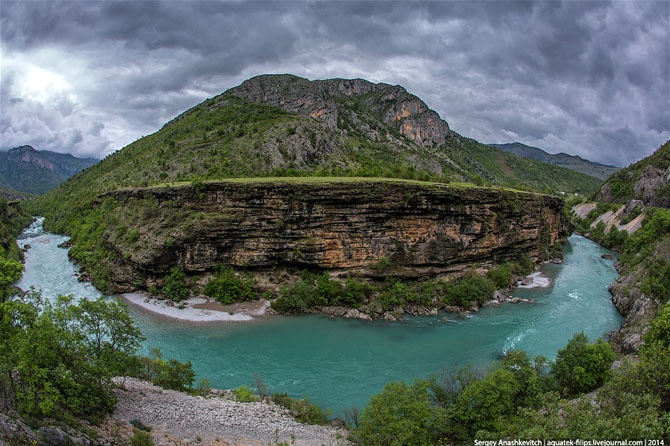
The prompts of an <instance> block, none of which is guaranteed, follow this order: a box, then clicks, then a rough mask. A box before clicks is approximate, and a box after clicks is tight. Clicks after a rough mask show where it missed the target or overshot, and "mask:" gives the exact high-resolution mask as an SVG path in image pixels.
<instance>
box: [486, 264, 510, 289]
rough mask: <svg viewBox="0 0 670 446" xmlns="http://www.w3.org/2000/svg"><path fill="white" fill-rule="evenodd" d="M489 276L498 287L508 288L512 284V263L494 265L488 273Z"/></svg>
mask: <svg viewBox="0 0 670 446" xmlns="http://www.w3.org/2000/svg"><path fill="white" fill-rule="evenodd" d="M486 277H488V278H489V279H490V280H491V281H492V282H493V284H494V285H495V287H496V288H497V289H504V288H508V287H509V286H510V285H512V265H510V264H509V263H501V264H500V265H497V266H494V267H493V268H491V269H490V270H489V271H488V272H487V273H486Z"/></svg>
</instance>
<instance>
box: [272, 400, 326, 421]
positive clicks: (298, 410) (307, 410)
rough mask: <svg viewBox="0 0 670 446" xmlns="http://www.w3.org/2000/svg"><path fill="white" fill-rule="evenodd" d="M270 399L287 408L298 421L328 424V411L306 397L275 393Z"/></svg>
mask: <svg viewBox="0 0 670 446" xmlns="http://www.w3.org/2000/svg"><path fill="white" fill-rule="evenodd" d="M272 401H273V402H274V403H275V404H278V405H280V406H283V407H285V408H287V409H288V410H289V412H290V413H291V416H293V418H295V419H296V420H297V421H299V422H300V423H305V424H320V425H324V426H325V425H328V424H329V420H328V416H329V415H330V412H329V411H324V410H322V409H321V408H320V407H319V406H317V405H316V404H312V403H310V401H309V400H308V399H307V398H304V399H296V398H291V397H289V396H288V395H287V394H285V393H275V394H273V395H272Z"/></svg>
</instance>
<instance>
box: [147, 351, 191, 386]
mask: <svg viewBox="0 0 670 446" xmlns="http://www.w3.org/2000/svg"><path fill="white" fill-rule="evenodd" d="M137 375H138V376H139V377H140V378H142V379H146V380H148V381H151V382H152V383H154V384H155V385H157V386H160V387H163V388H165V389H172V390H178V391H180V392H186V391H190V390H191V389H192V388H193V380H194V379H195V372H194V371H193V366H192V365H191V361H186V362H180V361H177V360H176V359H169V360H168V361H165V360H164V359H163V355H162V354H161V351H160V349H159V348H153V349H152V350H151V354H150V355H149V356H142V357H140V358H139V369H138V371H137Z"/></svg>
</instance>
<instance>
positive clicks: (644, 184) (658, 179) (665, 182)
mask: <svg viewBox="0 0 670 446" xmlns="http://www.w3.org/2000/svg"><path fill="white" fill-rule="evenodd" d="M669 187H670V167H669V168H667V169H659V168H657V167H654V166H647V167H646V168H645V169H644V170H643V171H642V175H641V176H640V179H639V180H638V181H637V183H635V186H634V189H633V191H634V192H633V193H634V197H635V198H637V199H639V200H642V202H643V203H644V204H645V205H647V206H654V207H664V208H670V195H668V194H660V193H659V191H661V190H667V189H668V188H669Z"/></svg>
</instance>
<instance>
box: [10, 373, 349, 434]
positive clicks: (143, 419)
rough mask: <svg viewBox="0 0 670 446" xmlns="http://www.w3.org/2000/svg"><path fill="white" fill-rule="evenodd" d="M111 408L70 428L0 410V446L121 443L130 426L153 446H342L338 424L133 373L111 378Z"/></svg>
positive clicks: (130, 429) (267, 404)
mask: <svg viewBox="0 0 670 446" xmlns="http://www.w3.org/2000/svg"><path fill="white" fill-rule="evenodd" d="M115 380H116V384H117V385H118V388H117V389H116V390H115V393H116V397H117V403H116V409H115V411H114V413H113V414H112V415H110V416H108V417H107V419H106V420H104V422H103V423H101V425H99V426H92V425H88V424H87V423H85V426H83V427H82V428H81V429H75V428H72V427H70V426H66V425H64V424H62V423H50V422H49V421H44V422H42V423H41V426H40V427H34V426H32V425H29V423H27V422H26V421H25V420H23V419H22V418H21V417H20V416H19V415H18V414H16V413H10V414H4V413H2V412H0V445H12V446H14V445H17V446H19V445H21V446H23V445H29V444H32V445H65V444H77V445H83V446H122V445H123V446H125V445H128V444H129V442H130V438H131V437H132V436H133V432H134V430H135V427H140V428H142V429H145V430H148V431H149V433H150V435H151V438H152V440H153V442H154V444H155V445H156V446H193V445H198V446H224V445H225V446H229V445H236V446H242V445H249V446H261V445H262V446H266V445H278V444H287V445H288V444H290V445H297V446H313V445H324V446H331V445H332V446H347V445H350V444H351V443H350V442H349V441H347V440H346V438H347V436H348V434H349V433H348V431H347V430H346V429H344V428H342V427H337V428H336V427H332V426H312V425H306V424H301V423H298V422H297V421H295V419H293V417H291V415H290V414H289V411H288V409H286V408H284V407H281V406H278V405H276V404H274V403H261V402H254V403H240V402H236V401H232V400H230V399H226V397H225V395H226V392H223V391H212V392H211V394H210V395H209V396H208V397H202V396H192V395H189V394H186V393H182V392H176V391H174V390H165V389H163V388H161V387H157V386H154V385H153V384H151V383H148V382H146V381H142V380H139V379H135V378H116V379H115Z"/></svg>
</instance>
